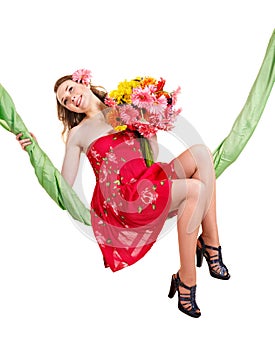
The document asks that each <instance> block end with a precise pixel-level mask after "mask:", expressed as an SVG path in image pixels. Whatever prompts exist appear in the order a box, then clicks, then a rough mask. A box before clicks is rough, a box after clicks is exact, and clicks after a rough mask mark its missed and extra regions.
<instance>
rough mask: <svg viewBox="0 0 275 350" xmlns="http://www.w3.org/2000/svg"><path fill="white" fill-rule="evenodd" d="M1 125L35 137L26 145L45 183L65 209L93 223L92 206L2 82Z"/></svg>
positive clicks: (39, 177) (27, 136)
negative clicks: (38, 137)
mask: <svg viewBox="0 0 275 350" xmlns="http://www.w3.org/2000/svg"><path fill="white" fill-rule="evenodd" d="M0 124H1V125H2V126H3V127H4V128H5V129H7V130H8V131H10V132H12V133H14V134H15V135H17V134H18V133H20V132H22V134H23V135H22V138H30V139H31V141H32V144H31V145H29V146H27V147H26V151H27V152H28V154H29V157H30V161H31V164H32V166H33V167H34V171H35V174H36V176H37V178H38V181H39V182H40V184H41V186H42V187H43V188H44V189H45V190H46V191H47V193H48V194H49V195H50V197H51V198H52V199H53V200H54V201H55V202H56V203H57V204H58V205H59V206H60V207H61V208H62V209H66V210H68V212H69V213H70V215H71V216H72V217H73V218H74V219H76V220H78V221H80V222H82V223H84V224H86V225H91V216H90V211H89V209H87V208H86V206H85V205H84V204H83V203H82V201H81V200H80V199H79V197H78V196H77V194H76V193H75V191H74V190H73V189H72V188H71V186H70V185H69V184H68V183H67V182H66V181H65V179H64V178H63V177H62V175H61V174H60V172H59V171H58V170H57V169H56V168H55V167H54V166H53V164H52V162H51V161H50V159H49V157H48V156H47V155H46V154H45V153H44V152H43V150H42V149H41V148H40V147H39V145H38V143H37V142H36V141H35V140H34V139H33V138H32V137H31V135H30V133H29V132H28V130H27V128H26V126H25V124H24V122H23V121H22V119H21V118H20V116H19V115H18V113H17V112H16V109H15V106H14V103H13V101H12V99H11V97H10V96H9V94H8V93H7V91H6V90H5V89H4V87H3V86H2V85H1V84H0Z"/></svg>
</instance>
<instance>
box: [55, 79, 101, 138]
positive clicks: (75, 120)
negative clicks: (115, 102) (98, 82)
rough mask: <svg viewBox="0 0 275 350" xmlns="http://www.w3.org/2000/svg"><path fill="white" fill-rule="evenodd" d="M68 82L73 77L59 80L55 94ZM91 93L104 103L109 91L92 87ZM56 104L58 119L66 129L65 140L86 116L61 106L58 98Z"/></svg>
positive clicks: (99, 87)
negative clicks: (69, 132) (68, 133)
mask: <svg viewBox="0 0 275 350" xmlns="http://www.w3.org/2000/svg"><path fill="white" fill-rule="evenodd" d="M66 80H72V75H65V76H64V77H62V78H60V79H58V80H57V81H56V83H55V85H54V92H55V94H56V92H57V89H58V88H59V86H60V85H61V84H62V83H64V81H66ZM90 89H91V91H92V92H93V93H94V94H95V95H96V96H97V97H98V98H99V99H100V101H101V102H103V103H104V99H105V97H106V95H107V91H106V90H105V89H104V88H103V87H102V86H94V85H90ZM56 103H57V116H58V119H59V120H61V121H62V123H63V126H64V129H63V131H62V137H63V139H64V138H65V135H66V134H67V132H68V131H69V130H70V129H71V128H73V127H74V126H76V125H78V124H79V123H80V122H81V121H82V120H83V119H84V118H85V116H86V114H85V113H75V112H72V111H70V110H68V109H67V108H65V107H64V106H62V105H61V103H60V102H59V101H58V99H57V97H56Z"/></svg>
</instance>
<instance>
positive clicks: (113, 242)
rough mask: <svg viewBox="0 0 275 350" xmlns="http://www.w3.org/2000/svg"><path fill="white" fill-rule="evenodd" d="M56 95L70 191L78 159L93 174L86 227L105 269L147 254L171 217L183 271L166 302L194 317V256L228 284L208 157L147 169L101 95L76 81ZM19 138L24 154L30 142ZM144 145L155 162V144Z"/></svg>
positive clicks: (63, 83)
mask: <svg viewBox="0 0 275 350" xmlns="http://www.w3.org/2000/svg"><path fill="white" fill-rule="evenodd" d="M54 91H55V93H56V99H57V110H58V117H59V119H60V120H61V121H62V122H63V125H64V130H63V134H66V152H65V156H64V162H63V166H62V171H61V173H62V175H63V177H64V178H65V179H66V180H67V182H68V183H69V184H70V185H71V186H72V185H73V184H74V181H75V178H76V175H77V171H78V167H79V160H80V155H81V152H83V153H85V154H86V155H87V157H88V159H89V161H90V163H91V165H92V167H93V170H94V172H95V176H96V186H95V189H94V194H93V198H92V201H91V222H92V227H93V231H94V234H95V236H96V239H97V242H98V244H99V247H100V249H101V251H102V254H103V258H104V263H105V266H106V267H110V268H111V269H112V270H113V271H118V270H120V269H122V268H124V267H126V266H129V265H131V264H134V263H135V262H137V261H138V260H139V259H141V258H142V257H143V256H144V255H145V254H146V253H147V252H148V250H149V249H150V248H151V247H152V245H153V244H154V242H155V241H156V239H157V237H158V234H159V233H160V231H161V229H162V227H163V225H164V222H165V220H166V219H167V218H168V217H169V216H170V215H175V213H176V214H177V231H178V242H179V256H180V268H179V270H178V272H177V273H176V274H174V275H172V280H171V287H170V291H169V295H168V296H169V297H170V298H172V297H173V296H174V295H175V293H176V292H178V308H179V309H180V311H182V312H184V313H185V314H187V315H189V316H192V317H199V316H200V315H201V312H200V309H199V307H198V306H197V304H196V299H195V294H196V267H195V256H197V266H201V264H202V260H203V257H205V258H206V261H207V263H208V266H209V271H210V274H211V276H212V277H215V278H219V279H223V280H227V279H229V278H230V275H229V273H228V270H227V268H226V266H225V265H224V264H223V261H222V255H221V247H220V242H219V235H218V227H217V221H216V185H215V173H214V167H213V161H212V156H211V152H210V151H209V150H208V149H207V148H206V147H205V146H204V145H200V144H199V145H194V146H192V147H190V148H189V149H188V150H186V151H185V152H183V153H181V154H180V155H179V156H178V157H177V158H175V159H174V160H173V161H172V162H170V163H169V164H167V163H160V162H155V163H153V164H152V165H151V166H147V165H146V163H145V160H144V156H143V153H142V147H141V143H140V137H141V135H139V134H138V132H136V131H133V130H129V129H126V130H123V131H119V132H116V131H115V130H114V129H113V127H112V126H111V125H110V123H108V120H109V119H108V118H109V117H108V116H109V111H110V109H109V108H107V106H106V104H105V96H106V92H104V91H103V90H102V89H99V88H98V87H95V86H93V85H91V84H88V85H87V84H85V83H83V82H77V81H74V80H73V75H67V76H64V77H62V78H60V79H59V80H58V81H57V82H56V84H55V87H54ZM21 136H22V134H18V135H17V137H16V138H17V140H18V141H19V142H20V144H21V147H22V148H23V149H25V147H26V146H27V145H29V144H30V140H29V139H23V140H20V137H21ZM149 142H150V145H151V148H152V151H153V154H154V158H155V160H156V158H157V154H158V144H157V137H156V136H154V137H151V138H150V139H149ZM200 226H202V233H201V235H200V237H199V238H198V232H199V228H200Z"/></svg>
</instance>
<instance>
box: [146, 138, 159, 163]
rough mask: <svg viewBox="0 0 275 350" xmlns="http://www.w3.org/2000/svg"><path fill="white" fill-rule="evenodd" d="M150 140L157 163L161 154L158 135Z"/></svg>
mask: <svg viewBox="0 0 275 350" xmlns="http://www.w3.org/2000/svg"><path fill="white" fill-rule="evenodd" d="M148 140H149V142H150V146H151V148H152V152H153V158H154V161H155V162H156V160H157V158H158V154H159V145H158V139H157V135H154V136H152V137H150V138H148Z"/></svg>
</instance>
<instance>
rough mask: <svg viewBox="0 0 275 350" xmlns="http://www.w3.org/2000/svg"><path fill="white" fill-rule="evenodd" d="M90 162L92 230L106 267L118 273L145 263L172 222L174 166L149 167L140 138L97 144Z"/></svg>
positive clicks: (114, 137)
mask: <svg viewBox="0 0 275 350" xmlns="http://www.w3.org/2000/svg"><path fill="white" fill-rule="evenodd" d="M86 155H87V157H88V159H89V161H90V163H91V166H92V168H93V170H94V173H95V176H96V185H95V188H94V193H93V197H92V200H91V224H92V228H93V231H94V234H95V237H96V239H97V242H98V244H99V247H100V249H101V252H102V254H103V258H104V264H105V267H110V268H111V270H112V271H118V270H120V269H122V268H124V267H126V266H129V265H132V264H134V263H135V262H137V261H138V260H139V259H141V258H142V257H143V256H144V255H145V254H146V253H147V252H148V250H149V249H150V248H151V247H152V245H153V244H154V243H155V241H156V239H157V237H158V235H159V233H160V231H161V229H162V227H163V225H164V223H165V220H166V219H167V217H168V213H169V208H170V201H171V195H170V191H171V180H172V179H173V178H176V176H175V172H174V169H173V165H172V164H173V163H171V164H168V163H154V164H153V165H151V166H150V167H147V165H146V163H145V160H144V158H143V155H142V152H141V148H140V143H139V140H138V137H137V135H136V133H134V132H133V131H130V130H125V131H121V132H118V133H113V134H107V135H104V136H101V137H100V138H98V139H97V140H95V141H94V142H93V143H92V144H91V145H90V147H89V148H88V150H87V154H86Z"/></svg>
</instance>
